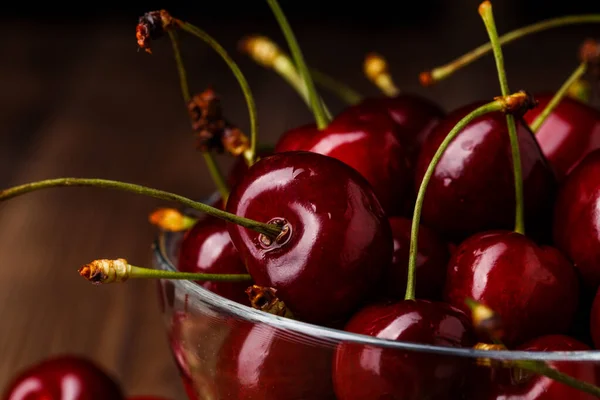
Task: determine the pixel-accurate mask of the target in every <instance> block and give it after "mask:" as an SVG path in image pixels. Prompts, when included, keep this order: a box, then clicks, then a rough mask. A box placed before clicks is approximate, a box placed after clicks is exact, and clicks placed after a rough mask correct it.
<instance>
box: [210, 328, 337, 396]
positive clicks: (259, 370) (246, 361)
mask: <svg viewBox="0 0 600 400" xmlns="http://www.w3.org/2000/svg"><path fill="white" fill-rule="evenodd" d="M331 357H332V350H331V349H330V348H329V347H328V346H327V345H324V344H321V345H319V344H315V343H311V342H310V341H307V340H306V338H303V337H300V336H297V337H294V334H293V333H291V332H286V333H285V334H284V333H283V332H281V331H279V330H277V329H276V328H273V327H272V326H269V325H251V324H243V325H239V326H237V327H236V328H235V329H234V330H233V331H232V333H231V335H230V336H229V337H228V338H227V340H226V341H225V343H223V346H222V347H221V351H220V353H219V361H218V363H217V366H216V371H217V375H216V379H217V384H218V387H219V395H220V397H219V399H222V400H228V399H231V400H238V399H261V400H271V399H272V400H280V399H290V400H291V399H310V400H329V399H332V400H333V399H335V396H334V394H333V387H332V383H331Z"/></svg>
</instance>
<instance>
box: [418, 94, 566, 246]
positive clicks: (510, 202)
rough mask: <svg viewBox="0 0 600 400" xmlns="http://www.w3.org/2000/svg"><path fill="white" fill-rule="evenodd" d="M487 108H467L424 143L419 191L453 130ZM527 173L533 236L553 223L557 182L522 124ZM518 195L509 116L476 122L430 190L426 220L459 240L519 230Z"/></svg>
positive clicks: (452, 146) (441, 166) (456, 145)
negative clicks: (544, 223) (495, 231)
mask: <svg viewBox="0 0 600 400" xmlns="http://www.w3.org/2000/svg"><path fill="white" fill-rule="evenodd" d="M482 104H483V103H475V104H471V105H468V106H465V107H462V108H460V109H458V110H456V111H454V112H452V113H451V114H450V115H448V117H447V118H445V119H444V120H442V121H441V122H440V123H439V124H438V125H437V126H436V127H435V128H434V130H433V132H431V134H430V135H429V137H428V138H427V139H426V140H425V142H424V143H423V146H422V149H421V154H420V155H419V161H418V164H417V169H416V178H415V179H416V181H415V183H416V187H415V188H416V189H417V190H418V187H419V185H420V184H421V181H422V180H423V175H424V174H425V171H426V170H427V167H428V165H429V163H430V162H431V159H432V158H433V155H434V154H435V152H436V151H437V149H438V147H439V146H440V144H441V143H442V141H443V140H444V138H445V137H446V135H447V134H448V133H449V132H450V130H451V129H452V128H453V127H454V126H455V125H456V123H457V122H458V121H460V120H461V119H462V118H463V117H465V116H466V115H467V114H468V113H469V112H471V111H473V110H474V109H475V108H477V107H478V106H480V105H482ZM517 133H518V137H519V146H520V152H521V165H522V170H523V181H524V192H525V193H524V195H525V216H526V217H527V219H528V222H529V225H528V226H529V228H530V230H532V228H534V226H537V224H538V223H540V222H541V221H546V220H548V219H549V217H548V215H549V214H550V213H551V211H550V206H551V204H552V202H553V198H554V194H555V193H554V190H555V178H554V175H553V173H552V170H551V168H550V165H549V164H548V162H547V161H546V160H545V158H544V156H543V154H542V152H541V150H540V148H539V146H538V144H537V142H536V140H535V137H534V136H533V134H532V133H531V131H530V130H529V129H528V127H527V126H526V125H525V124H523V123H522V122H519V121H518V122H517ZM514 214H515V190H514V177H513V170H512V156H511V150H510V139H509V136H508V129H507V125H506V117H505V115H504V114H503V113H501V112H497V113H491V114H486V115H483V116H481V117H479V118H477V119H475V120H474V121H473V122H471V123H470V124H469V125H468V126H467V127H466V128H465V129H464V130H463V131H462V132H461V133H460V134H459V135H458V136H457V137H456V139H455V140H454V141H453V142H452V143H451V144H450V145H449V146H448V148H447V149H446V151H445V153H444V155H443V156H442V158H441V159H440V162H439V164H438V165H437V167H436V169H435V172H434V174H433V176H432V178H431V181H430V182H429V185H428V187H427V193H426V195H425V199H424V204H423V211H422V218H423V222H424V223H425V224H426V225H428V226H430V227H431V228H433V229H435V230H437V231H439V232H441V233H444V234H447V235H449V236H450V237H451V238H453V239H464V238H466V237H467V236H469V235H470V234H473V233H475V232H481V231H485V230H489V229H509V228H511V227H512V226H513V224H514V219H515V217H514Z"/></svg>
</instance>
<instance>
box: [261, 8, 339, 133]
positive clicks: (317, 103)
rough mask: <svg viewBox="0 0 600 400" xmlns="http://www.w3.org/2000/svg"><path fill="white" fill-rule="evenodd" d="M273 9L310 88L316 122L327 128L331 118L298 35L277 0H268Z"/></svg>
mask: <svg viewBox="0 0 600 400" xmlns="http://www.w3.org/2000/svg"><path fill="white" fill-rule="evenodd" d="M267 3H268V4H269V7H270V8H271V11H272V12H273V14H274V15H275V19H276V20H277V23H278V24H279V27H280V28H281V31H282V32H283V35H284V36H285V39H286V41H287V44H288V46H289V48H290V52H291V53H292V58H293V59H294V63H295V64H296V68H298V71H299V72H300V76H301V77H302V79H303V80H304V82H305V83H306V86H307V88H308V94H309V96H310V104H311V108H312V111H313V114H314V116H315V122H316V123H317V127H318V128H319V129H325V128H326V127H327V125H328V124H329V122H330V119H329V118H327V116H326V114H325V110H324V108H323V103H322V102H321V98H320V96H319V95H318V93H317V90H316V88H315V83H314V81H313V78H312V76H311V74H310V71H309V70H308V66H307V65H306V62H305V61H304V55H303V54H302V50H300V46H299V45H298V41H297V40H296V36H295V35H294V31H293V30H292V27H291V26H290V24H289V22H288V20H287V18H286V16H285V14H284V13H283V10H282V9H281V7H280V6H279V3H278V2H277V0H267Z"/></svg>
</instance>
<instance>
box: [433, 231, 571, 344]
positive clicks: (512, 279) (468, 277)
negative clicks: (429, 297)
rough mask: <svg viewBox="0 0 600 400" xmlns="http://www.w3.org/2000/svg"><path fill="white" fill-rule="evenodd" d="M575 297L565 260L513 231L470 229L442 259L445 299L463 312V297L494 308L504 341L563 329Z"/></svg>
mask: <svg viewBox="0 0 600 400" xmlns="http://www.w3.org/2000/svg"><path fill="white" fill-rule="evenodd" d="M578 297H579V282H578V278H577V274H576V272H575V269H574V268H573V266H572V265H571V264H570V263H569V261H568V260H567V259H566V258H565V257H564V256H563V255H562V254H561V253H560V252H559V251H558V250H556V249H555V248H552V247H549V246H538V245H537V244H535V243H534V242H533V241H532V240H531V239H529V238H527V237H526V236H523V235H521V234H518V233H515V232H510V231H489V232H482V233H478V234H475V235H473V236H471V237H469V238H468V239H467V240H465V241H464V242H463V243H462V244H461V245H460V246H459V247H458V249H456V251H455V253H454V254H453V255H452V258H451V259H450V262H449V263H448V271H447V277H446V287H445V292H444V298H445V300H446V301H448V303H450V304H452V305H453V306H455V307H457V308H459V309H461V310H463V311H465V312H468V307H467V305H466V304H465V300H466V299H467V298H471V299H474V300H476V301H479V302H481V303H483V304H485V305H487V306H489V307H490V308H491V309H493V310H494V311H496V312H497V313H498V315H499V316H500V318H501V320H502V323H503V327H504V331H505V337H504V341H505V343H506V344H507V345H508V346H513V345H515V344H520V343H522V342H524V341H526V340H529V339H532V338H534V337H537V336H541V335H545V334H550V333H562V332H566V331H567V329H569V327H570V325H571V322H572V321H573V317H574V315H575V310H576V308H577V302H578ZM482 340H483V341H487V340H489V338H482Z"/></svg>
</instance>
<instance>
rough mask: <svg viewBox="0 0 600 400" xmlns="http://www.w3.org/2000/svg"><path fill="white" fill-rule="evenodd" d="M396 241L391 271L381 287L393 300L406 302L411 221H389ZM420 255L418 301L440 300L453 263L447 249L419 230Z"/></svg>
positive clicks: (428, 231)
mask: <svg viewBox="0 0 600 400" xmlns="http://www.w3.org/2000/svg"><path fill="white" fill-rule="evenodd" d="M390 225H391V227H392V235H393V237H394V255H393V258H392V265H391V267H390V268H389V269H388V270H387V271H386V272H385V273H384V276H383V279H382V286H383V287H384V288H385V289H384V293H385V295H387V296H388V297H390V298H394V299H403V298H404V295H405V293H406V280H407V276H408V253H409V249H410V229H411V226H412V221H411V220H410V219H407V218H403V217H392V218H390ZM418 239H419V240H418V242H417V243H418V249H417V251H418V254H417V269H416V276H417V279H416V281H417V288H416V296H417V298H419V299H426V300H439V299H441V297H442V290H443V288H444V282H445V280H446V266H447V265H448V260H449V259H450V252H449V249H448V245H447V244H446V243H444V242H443V241H442V239H441V238H440V237H439V236H438V235H437V234H436V233H435V232H434V231H432V230H431V229H429V228H428V227H426V226H424V225H421V226H420V227H419V237H418Z"/></svg>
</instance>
